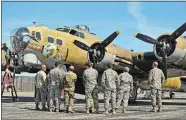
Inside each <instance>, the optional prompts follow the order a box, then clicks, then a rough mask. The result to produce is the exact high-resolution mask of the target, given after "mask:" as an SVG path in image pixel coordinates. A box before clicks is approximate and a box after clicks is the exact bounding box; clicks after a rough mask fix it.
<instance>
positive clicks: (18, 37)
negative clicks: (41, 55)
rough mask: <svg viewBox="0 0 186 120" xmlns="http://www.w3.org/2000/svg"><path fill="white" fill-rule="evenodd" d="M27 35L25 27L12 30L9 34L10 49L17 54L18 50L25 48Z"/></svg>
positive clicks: (27, 31)
mask: <svg viewBox="0 0 186 120" xmlns="http://www.w3.org/2000/svg"><path fill="white" fill-rule="evenodd" d="M28 34H29V30H28V29H27V28H26V27H21V28H17V29H15V30H13V31H12V32H11V34H10V35H11V36H10V39H11V40H10V41H11V45H12V48H13V49H14V50H15V51H17V52H19V51H20V50H23V49H25V48H26V46H27V43H28V41H29V39H30V38H29V37H28V36H27V35H28Z"/></svg>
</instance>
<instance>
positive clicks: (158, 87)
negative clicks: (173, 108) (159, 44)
mask: <svg viewBox="0 0 186 120" xmlns="http://www.w3.org/2000/svg"><path fill="white" fill-rule="evenodd" d="M164 80H165V77H164V74H163V72H162V70H160V69H159V68H153V69H152V70H151V71H150V74H149V79H148V82H149V85H150V88H151V97H152V100H151V102H152V106H153V111H156V106H157V105H156V100H157V104H158V107H159V110H160V109H161V106H162V102H161V93H162V85H163V82H164Z"/></svg>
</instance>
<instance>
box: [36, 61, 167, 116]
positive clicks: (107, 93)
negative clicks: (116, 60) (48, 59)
mask: <svg viewBox="0 0 186 120" xmlns="http://www.w3.org/2000/svg"><path fill="white" fill-rule="evenodd" d="M112 67H113V65H112V64H108V69H107V70H105V71H104V72H103V74H102V78H101V87H103V89H104V108H105V114H108V113H109V101H110V100H111V111H112V113H113V114H116V112H117V111H118V108H119V107H120V105H121V103H122V105H123V109H122V112H123V113H125V112H126V108H127V106H128V100H129V95H130V92H132V90H133V77H132V76H131V75H130V74H129V68H128V67H125V68H124V72H123V73H121V74H119V75H118V73H117V72H116V71H114V70H113V69H112ZM152 67H153V69H152V70H151V71H150V75H149V85H150V88H151V92H152V106H153V109H152V110H151V111H152V112H156V111H157V110H156V107H157V105H158V111H159V112H160V111H161V106H162V104H161V86H162V83H163V81H164V80H165V78H164V74H163V72H162V71H161V70H160V69H158V68H157V67H158V63H157V62H154V63H153V65H152ZM41 68H42V69H41V70H40V71H39V72H38V73H37V74H36V77H35V80H36V99H35V103H36V109H37V110H38V109H40V108H39V102H40V98H41V102H42V110H47V109H48V110H49V111H50V112H53V111H56V112H59V111H60V98H61V90H62V88H64V105H65V107H66V112H71V113H74V110H73V106H74V100H75V82H76V80H77V75H76V73H74V66H70V67H69V68H68V72H65V71H64V70H63V69H60V62H55V68H54V69H52V70H50V72H49V73H48V74H47V75H46V73H45V71H46V65H42V67H41ZM97 80H98V71H97V70H96V69H94V68H93V64H92V63H91V62H89V63H87V64H86V70H85V71H84V72H83V83H84V86H85V99H86V107H85V108H86V113H87V114H89V110H90V108H91V107H92V104H93V107H92V112H96V113H99V104H98V92H99V89H98V87H99V86H98V82H97ZM46 98H47V99H46ZM156 99H157V102H156ZM46 103H47V106H48V108H46V106H45V105H46ZM156 104H157V105H156ZM94 109H95V110H94Z"/></svg>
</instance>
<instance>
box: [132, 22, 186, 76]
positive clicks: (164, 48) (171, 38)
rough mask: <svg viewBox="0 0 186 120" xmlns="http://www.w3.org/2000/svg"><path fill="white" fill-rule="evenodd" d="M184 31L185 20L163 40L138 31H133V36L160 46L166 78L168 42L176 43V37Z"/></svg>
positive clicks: (185, 29)
mask: <svg viewBox="0 0 186 120" xmlns="http://www.w3.org/2000/svg"><path fill="white" fill-rule="evenodd" d="M185 31H186V22H185V23H184V24H183V25H181V26H180V27H179V28H178V29H176V30H175V31H174V32H173V33H172V34H171V35H170V36H168V37H166V38H165V39H163V41H161V40H160V41H159V40H155V39H154V38H151V37H149V36H147V35H143V34H140V33H135V34H134V36H135V37H136V38H138V39H140V40H142V41H144V42H147V43H150V44H154V45H156V46H157V47H159V48H161V54H162V65H163V70H164V75H165V77H166V79H167V60H166V57H167V51H168V50H170V48H169V47H170V45H169V44H170V43H173V42H175V43H176V39H177V38H178V37H179V36H180V35H182V34H183V33H184V32H185Z"/></svg>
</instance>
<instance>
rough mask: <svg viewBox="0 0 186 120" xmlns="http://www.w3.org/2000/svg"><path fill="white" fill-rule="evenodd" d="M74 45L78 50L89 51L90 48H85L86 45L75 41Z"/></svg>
mask: <svg viewBox="0 0 186 120" xmlns="http://www.w3.org/2000/svg"><path fill="white" fill-rule="evenodd" d="M74 44H75V45H76V46H77V47H79V48H81V49H83V50H85V51H89V50H90V49H91V48H90V47H89V46H87V45H86V44H84V43H82V42H80V41H77V40H75V41H74Z"/></svg>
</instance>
